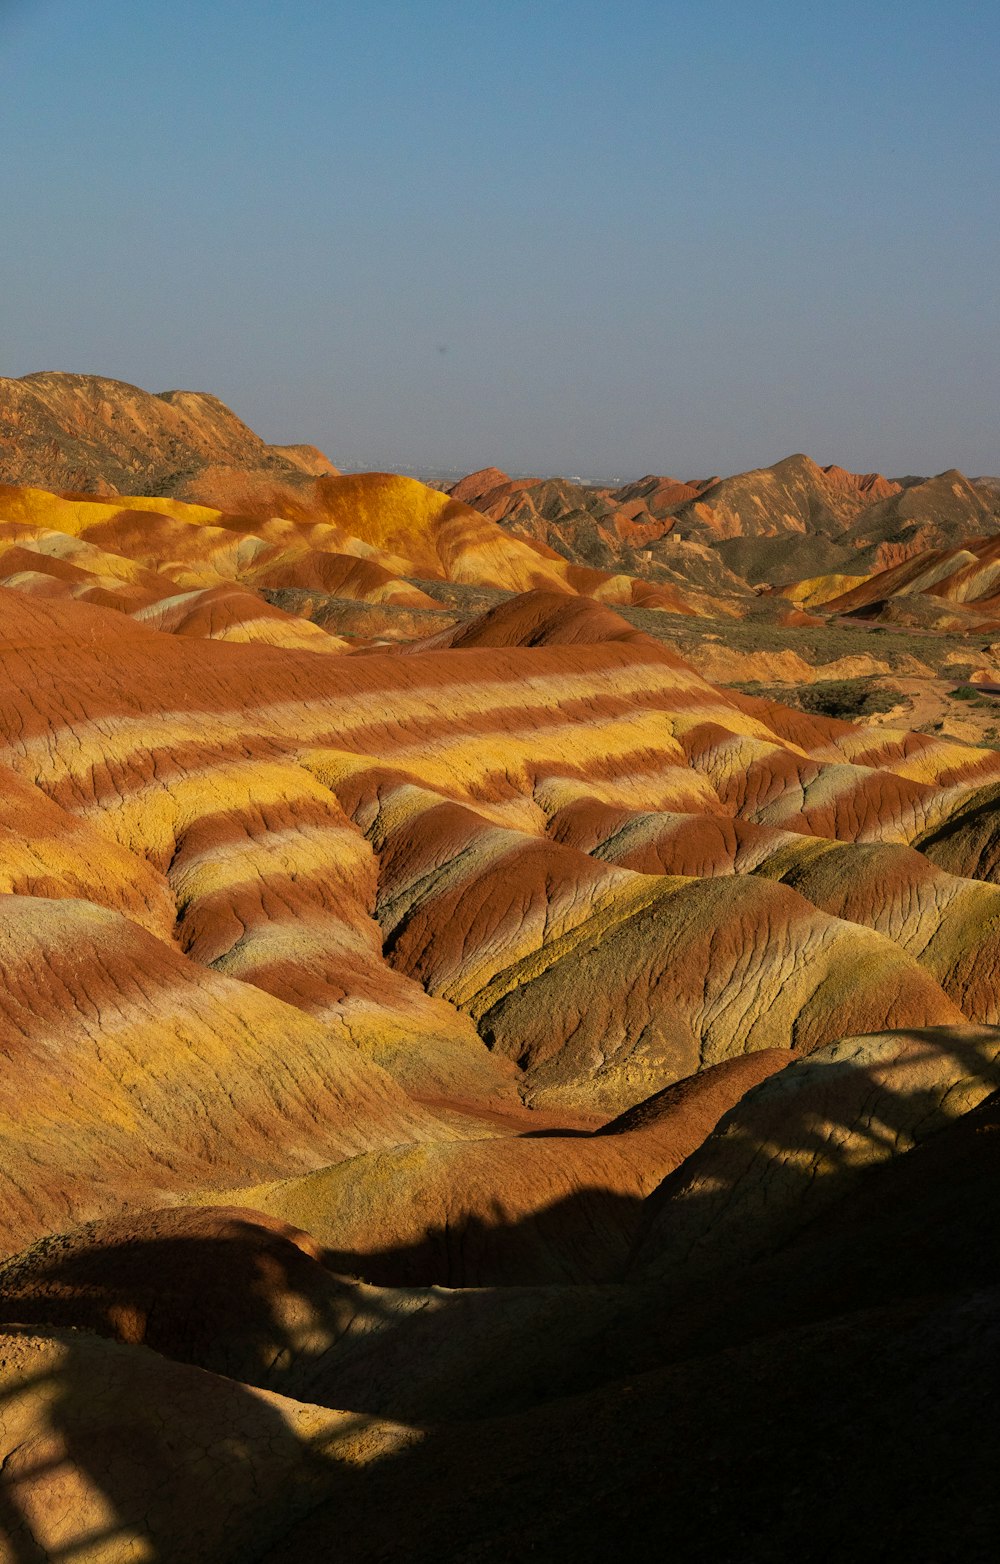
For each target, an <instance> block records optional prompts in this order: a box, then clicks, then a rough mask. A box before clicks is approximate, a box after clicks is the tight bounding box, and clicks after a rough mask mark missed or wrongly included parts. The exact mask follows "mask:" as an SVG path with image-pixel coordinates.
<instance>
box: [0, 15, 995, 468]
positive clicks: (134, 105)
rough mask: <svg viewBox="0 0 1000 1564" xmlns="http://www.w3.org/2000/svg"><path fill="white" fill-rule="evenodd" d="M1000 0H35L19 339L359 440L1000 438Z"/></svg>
mask: <svg viewBox="0 0 1000 1564" xmlns="http://www.w3.org/2000/svg"><path fill="white" fill-rule="evenodd" d="M998 63H1000V16H998V13H997V10H996V7H995V6H994V5H986V4H958V5H954V6H950V7H948V8H945V7H944V6H942V5H931V4H921V3H918V4H914V5H913V6H911V7H909V8H908V9H907V14H906V18H905V25H903V24H902V23H901V22H900V20H899V14H898V12H895V11H892V12H886V13H885V14H883V15H881V16H880V15H877V14H872V9H871V8H868V7H864V6H861V5H855V4H849V5H845V4H839V5H838V4H834V5H832V6H829V7H825V8H823V10H822V12H819V11H817V12H810V13H807V14H803V13H802V11H801V8H799V7H795V6H792V5H791V4H789V3H787V0H783V3H773V4H763V5H761V6H758V7H756V8H754V9H753V12H752V14H750V13H748V11H747V9H746V8H744V7H741V6H738V5H736V4H735V3H724V4H723V3H716V4H712V3H709V4H694V3H685V4H670V3H663V4H653V3H637V4H635V5H633V6H630V7H628V8H627V9H626V10H623V9H622V8H620V7H616V6H613V5H610V4H607V3H558V0H553V3H551V4H547V5H545V6H541V7H540V6H538V5H537V4H535V5H530V4H527V3H513V4H511V5H508V6H505V7H504V8H503V12H502V14H493V13H492V12H491V13H486V14H485V15H484V14H475V15H474V14H473V13H472V12H471V10H470V8H468V7H466V6H462V5H459V4H457V3H437V0H434V3H426V4H423V3H420V4H401V3H392V0H387V3H385V4H381V5H378V6H370V5H369V6H361V5H357V4H336V3H333V4H328V5H327V4H318V3H311V0H303V3H301V4H299V5H296V6H294V7H274V6H271V5H267V4H264V3H262V0H247V3H241V4H236V3H235V0H205V3H203V4H199V5H195V4H193V3H191V0H179V3H174V4H170V5H167V4H161V3H156V0H154V3H151V4H149V5H145V6H142V7H135V6H132V5H128V4H125V3H124V0H93V3H92V4H91V5H90V6H88V7H86V8H79V7H75V6H73V5H71V4H69V3H68V0H6V3H3V0H0V86H2V96H0V126H2V130H3V134H4V138H5V147H6V152H7V156H6V158H5V160H4V166H3V170H2V172H0V196H2V199H3V205H4V211H5V216H6V218H7V230H8V235H9V236H11V237H12V239H13V242H8V244H7V246H5V251H4V256H3V259H2V261H0V282H2V285H3V289H4V297H5V299H6V301H7V311H6V322H5V325H6V329H5V331H4V334H3V338H2V343H0V345H2V353H0V373H3V374H6V375H23V374H27V373H30V372H32V371H35V370H40V369H43V368H59V369H62V370H69V371H75V372H81V373H94V374H105V375H110V376H113V377H114V378H117V379H122V380H127V381H130V382H132V383H134V384H137V385H141V386H143V387H144V388H145V389H147V390H163V389H167V388H168V387H173V386H178V387H183V388H185V389H192V390H199V391H208V392H212V393H213V394H215V395H217V396H219V397H221V398H222V399H223V400H224V401H225V402H227V403H228V404H229V405H230V406H231V407H232V408H233V409H234V410H235V411H236V412H237V413H238V414H239V415H240V416H241V417H242V418H244V419H246V420H247V422H248V423H250V424H251V425H252V426H253V427H254V428H255V429H256V430H257V431H258V432H259V433H260V434H261V435H263V436H264V437H265V438H266V439H269V440H271V441H275V442H284V441H309V442H313V443H315V444H317V445H319V446H320V447H321V448H322V449H323V450H325V451H326V452H327V454H328V455H329V456H330V457H331V459H332V460H333V461H335V462H338V463H340V464H349V465H358V464H359V463H363V464H365V465H372V466H380V467H388V466H396V467H409V468H415V469H420V470H424V471H433V470H445V469H449V470H452V471H455V472H459V471H468V470H471V469H474V468H477V467H481V466H485V465H493V464H495V465H498V466H501V467H503V468H505V469H506V470H508V471H513V472H518V473H529V472H537V473H541V474H548V473H562V474H567V475H570V474H580V475H581V476H583V477H610V476H619V475H620V476H621V477H622V478H624V479H628V478H631V477H638V476H640V475H641V474H643V473H646V472H670V473H674V474H676V475H677V476H680V477H691V476H695V475H701V476H709V475H710V474H712V473H716V472H719V473H729V472H736V471H741V470H745V469H747V468H750V467H756V466H760V465H765V464H767V463H770V462H773V461H776V460H778V459H780V458H781V457H783V456H787V455H789V454H791V453H792V452H795V451H805V452H807V453H808V454H809V455H811V456H812V457H813V458H814V460H816V461H818V462H820V463H822V464H826V463H829V462H838V463H840V464H842V465H843V466H846V467H850V468H852V469H854V470H860V471H866V470H870V469H872V468H879V469H880V470H882V471H884V472H888V473H890V474H893V475H896V476H898V475H901V474H909V473H934V472H938V471H941V470H943V469H946V468H950V467H959V468H961V469H962V470H963V471H965V472H966V473H968V474H969V475H971V476H975V475H977V474H980V473H993V472H996V471H997V470H998V469H1000V451H998V440H997V436H998V428H997V424H998V420H997V406H998V402H1000V289H998V281H997V271H998V268H997V263H996V256H997V253H998V240H1000V213H998V210H997V202H996V185H997V175H998V173H1000V127H998V125H997V122H996V115H995V114H993V113H991V112H990V106H991V103H992V97H993V92H994V85H993V84H994V81H995V76H996V70H997V65H998Z"/></svg>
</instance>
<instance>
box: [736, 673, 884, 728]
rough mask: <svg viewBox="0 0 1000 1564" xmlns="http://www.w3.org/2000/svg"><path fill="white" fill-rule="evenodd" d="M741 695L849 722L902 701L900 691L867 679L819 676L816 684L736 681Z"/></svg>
mask: <svg viewBox="0 0 1000 1564" xmlns="http://www.w3.org/2000/svg"><path fill="white" fill-rule="evenodd" d="M734 688H736V689H740V690H742V691H743V693H744V694H745V695H756V696H758V697H759V698H760V699H761V700H769V701H780V702H781V704H782V705H783V706H794V707H796V708H797V710H799V711H806V712H809V713H811V714H813V715H815V716H817V717H838V718H840V719H841V720H842V721H844V722H852V721H854V720H856V719H857V718H858V717H868V716H871V715H872V714H873V713H875V712H879V711H892V709H893V707H895V706H902V705H905V704H906V696H905V695H904V694H903V692H902V690H897V689H894V688H893V687H892V686H891V685H884V684H876V683H874V682H873V681H872V679H870V678H863V679H820V680H819V681H817V683H816V684H799V685H795V684H777V685H775V684H740V685H736V686H734Z"/></svg>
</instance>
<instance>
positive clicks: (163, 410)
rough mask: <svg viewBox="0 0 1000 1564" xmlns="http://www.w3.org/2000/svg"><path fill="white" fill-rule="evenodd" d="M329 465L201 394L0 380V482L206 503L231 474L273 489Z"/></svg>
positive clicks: (53, 379)
mask: <svg viewBox="0 0 1000 1564" xmlns="http://www.w3.org/2000/svg"><path fill="white" fill-rule="evenodd" d="M335 471H336V469H335V468H334V467H332V466H331V464H330V463H329V462H328V461H327V459H326V457H325V456H324V455H323V454H322V452H321V451H317V450H316V449H315V447H313V446H270V445H266V444H265V443H264V441H263V440H261V439H260V437H259V436H258V435H256V434H254V432H253V430H252V429H249V428H248V427H247V425H246V424H244V423H243V422H242V421H241V420H240V419H239V418H237V416H236V414H235V413H233V412H231V411H230V409H229V408H228V407H226V405H225V404H224V403H223V402H220V401H219V400H218V398H217V397H214V396H207V395H205V394H204V393H203V392H196V391H166V392H163V393H162V394H160V395H157V396H154V395H151V394H150V393H149V392H147V391H140V389H139V388H138V386H130V385H126V384H125V383H124V382H123V381H120V380H107V379H104V378H103V377H101V376H99V375H65V374H57V373H42V374H36V375H25V376H24V378H23V379H21V380H10V379H0V482H4V483H21V484H34V485H36V486H37V487H39V488H45V489H57V490H77V491H79V492H81V493H87V494H105V495H111V494H175V495H179V496H183V497H185V498H188V499H197V500H202V501H205V502H207V503H209V504H211V503H213V501H216V502H218V501H220V500H221V499H222V497H223V494H224V493H227V494H228V497H229V498H230V500H234V499H235V490H236V489H237V488H239V487H240V485H241V482H242V483H243V486H244V487H245V486H246V485H247V483H249V482H250V481H251V480H252V481H253V482H255V483H256V484H257V485H258V486H263V487H268V486H270V487H273V488H274V489H275V490H278V491H281V490H282V488H283V487H284V488H289V489H291V488H293V487H294V486H295V484H296V483H297V482H298V481H299V480H300V479H302V478H309V477H316V476H320V475H322V474H329V473H334V472H335ZM241 475H242V478H241ZM227 485H228V486H230V487H231V490H232V492H229V490H228V489H227ZM232 508H234V509H235V508H237V507H236V506H235V504H234V505H232Z"/></svg>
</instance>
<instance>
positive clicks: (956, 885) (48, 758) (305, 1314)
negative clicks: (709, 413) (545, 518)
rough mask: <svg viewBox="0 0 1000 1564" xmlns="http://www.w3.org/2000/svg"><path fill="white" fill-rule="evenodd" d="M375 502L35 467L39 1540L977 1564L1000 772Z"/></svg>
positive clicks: (14, 1497)
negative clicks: (766, 695)
mask: <svg viewBox="0 0 1000 1564" xmlns="http://www.w3.org/2000/svg"><path fill="white" fill-rule="evenodd" d="M340 481H341V480H336V482H340ZM343 481H344V482H345V483H348V485H349V490H350V492H349V495H348V497H347V499H344V498H343V495H342V498H341V501H338V502H337V503H338V504H342V506H347V505H348V501H349V503H350V505H351V506H354V507H355V511H356V517H355V520H354V521H353V522H352V525H354V526H357V527H359V528H360V529H361V531H360V532H357V533H351V532H350V530H349V528H348V527H347V524H346V522H345V521H344V518H343V515H340V513H338V516H339V519H338V516H335V515H334V514H333V511H334V510H335V509H336V507H335V506H334V502H333V500H329V495H330V494H333V493H334V489H333V488H332V487H331V488H330V489H329V491H328V496H327V497H328V500H329V503H328V512H329V514H330V519H328V520H327V521H324V522H322V523H320V522H318V521H316V520H315V518H312V519H308V518H307V519H302V518H299V519H298V520H295V519H292V520H278V519H273V518H272V520H270V521H264V520H260V519H258V521H255V522H253V523H252V524H251V522H250V521H248V520H246V519H244V522H243V523H241V524H239V525H238V524H237V520H236V519H234V518H231V517H230V518H228V519H227V518H226V517H224V516H222V515H221V513H219V512H217V511H215V512H210V511H207V510H206V509H205V507H200V506H185V505H182V504H180V502H176V501H169V502H168V501H162V500H158V501H152V500H151V501H144V502H142V505H144V506H145V507H146V509H145V511H143V510H142V506H141V505H139V502H133V501H129V502H123V501H113V502H104V503H98V502H96V501H81V500H63V499H56V498H54V497H52V496H48V499H47V500H46V498H45V496H42V498H39V495H40V494H41V491H37V490H33V491H27V490H25V491H16V492H15V493H14V496H13V498H12V497H11V493H8V494H7V497H6V501H5V503H6V506H7V509H6V515H7V518H8V519H7V521H6V522H5V523H4V524H3V528H2V529H0V530H2V534H3V535H2V538H0V543H3V545H4V547H6V548H7V549H8V552H10V551H12V550H13V551H14V552H15V553H16V558H12V559H11V560H9V561H8V569H7V572H6V574H5V580H6V581H7V583H8V584H7V586H5V587H3V588H0V782H2V785H0V972H2V979H0V1052H2V1057H3V1063H4V1068H3V1073H2V1079H0V1113H2V1135H0V1310H2V1320H0V1559H3V1560H4V1561H5V1564H8V1561H9V1564H22V1561H28V1560H38V1559H52V1560H66V1561H74V1564H79V1561H88V1564H109V1561H116V1564H117V1561H119V1560H121V1561H126V1560H128V1561H132V1560H135V1561H139V1560H161V1561H178V1564H182V1561H183V1564H201V1561H204V1564H242V1561H247V1564H250V1561H259V1564H292V1561H295V1564H310V1561H313V1560H315V1561H317V1564H319V1561H326V1560H330V1561H333V1560H337V1561H341V1560H343V1561H358V1564H361V1561H364V1560H382V1559H387V1560H407V1561H409V1560H422V1559H427V1560H430V1559H432V1558H434V1559H441V1558H450V1559H456V1560H486V1559H489V1560H508V1559H513V1558H520V1557H522V1556H525V1557H537V1558H541V1559H563V1558H566V1559H598V1558H604V1557H607V1556H609V1555H610V1556H625V1557H629V1556H635V1557H647V1556H660V1555H665V1556H673V1557H677V1558H679V1559H702V1558H704V1559H706V1560H707V1559H713V1560H715V1559H740V1560H748V1559H749V1560H757V1559H760V1560H771V1559H773V1560H784V1559H787V1558H789V1557H801V1558H809V1559H820V1558H827V1557H829V1558H843V1557H845V1556H846V1555H847V1554H848V1552H849V1553H850V1554H851V1556H853V1557H871V1558H884V1559H894V1558H900V1557H913V1558H946V1557H961V1558H963V1559H970V1558H977V1557H980V1556H982V1557H986V1556H988V1554H989V1551H990V1544H991V1542H992V1543H994V1544H995V1521H996V1502H995V1498H994V1492H995V1475H994V1474H995V1461H996V1456H997V1453H998V1452H997V1437H996V1417H995V1408H994V1407H993V1405H992V1396H993V1392H994V1390H995V1364H996V1349H997V1346H998V1344H1000V1343H998V1339H997V1338H998V1331H997V1307H996V1303H997V1293H996V1289H997V1285H998V1282H1000V1276H998V1274H997V1272H998V1269H1000V1267H998V1258H1000V1244H998V1243H997V1238H998V1236H1000V1235H998V1234H997V1231H996V1227H997V1217H996V1212H997V1209H998V1201H997V1171H998V1160H997V1148H998V1145H1000V1107H998V1103H1000V1099H998V1096H997V1090H998V1087H1000V1028H998V1025H997V1023H998V1022H1000V999H998V980H1000V885H998V883H997V881H998V878H1000V808H998V800H1000V754H998V753H997V752H996V751H994V750H992V749H977V748H974V747H971V746H969V745H965V744H960V743H955V742H947V741H942V740H940V739H936V738H934V737H931V736H928V735H927V734H923V733H911V732H907V731H905V730H902V729H900V728H897V727H892V726H889V725H881V726H879V727H878V728H865V727H856V726H852V725H850V724H848V723H844V722H838V721H833V720H827V719H822V718H818V717H812V716H806V715H803V714H802V713H799V712H795V711H791V710H788V709H785V708H783V707H781V706H779V705H776V704H774V703H769V702H763V701H759V700H755V699H751V698H749V697H746V696H742V695H736V694H733V693H732V692H727V691H725V690H723V689H720V688H718V687H716V686H714V685H712V684H711V683H709V682H707V681H706V679H704V678H703V677H701V676H700V675H699V674H697V673H696V672H695V671H694V670H693V669H692V668H691V667H690V666H688V665H687V664H685V663H684V661H683V660H682V659H681V658H680V657H679V656H678V655H677V654H676V653H675V652H673V651H672V650H671V649H670V648H669V647H668V646H666V645H664V644H663V643H662V642H660V641H654V640H652V639H649V638H647V637H645V636H644V635H642V634H641V633H639V632H637V631H635V630H633V629H632V628H631V627H630V626H629V625H627V624H626V623H625V622H624V621H623V620H622V619H620V618H618V617H617V616H616V615H615V613H614V612H613V610H612V608H611V607H609V606H608V605H609V602H614V601H619V602H630V601H634V600H635V599H634V595H633V594H632V589H631V588H630V587H629V586H628V585H627V581H626V578H624V577H617V578H616V577H610V576H607V575H605V576H601V573H600V572H597V571H591V572H589V573H587V572H583V571H581V572H578V575H577V576H576V577H574V576H573V574H572V572H573V569H574V568H575V567H570V566H567V565H566V563H565V561H563V560H559V559H556V558H555V557H553V558H551V559H550V558H547V557H546V556H545V554H544V551H541V552H535V553H532V551H531V549H530V548H529V546H528V544H526V543H524V542H523V541H521V540H518V539H514V538H508V537H506V536H505V535H503V534H501V533H500V531H499V529H498V528H496V527H494V526H493V523H492V522H489V521H488V520H486V519H484V518H482V517H477V516H476V515H475V513H471V512H470V513H469V514H468V515H466V514H465V511H464V510H463V509H462V508H461V507H458V508H457V509H456V508H455V502H449V501H447V500H446V499H445V498H444V497H443V496H441V495H434V494H432V492H431V491H429V490H428V491H423V493H422V497H420V499H419V504H417V501H416V500H414V499H413V490H416V489H419V488H420V486H419V485H413V486H412V487H408V486H407V484H406V481H405V480H392V481H391V483H390V486H389V487H388V488H387V487H386V484H385V483H382V481H381V480H379V483H377V484H375V485H374V486H372V485H369V486H368V487H367V488H366V487H365V485H364V483H361V482H359V481H357V480H343ZM392 484H395V485H396V486H395V487H392ZM399 485H402V488H400V487H399ZM336 492H337V493H341V491H339V490H338V491H336ZM345 492H346V491H345ZM426 496H430V497H429V498H427V497H426ZM408 505H410V506H412V509H411V510H409V511H408V510H407V506H408ZM449 505H452V507H453V508H452V509H451V510H449V509H448V506H449ZM137 507H138V508H137ZM435 507H436V509H435ZM98 512H99V513H100V514H97V513H98ZM142 515H145V516H146V521H145V523H142V522H141V520H137V517H141V516H142ZM470 517H471V518H472V519H470ZM241 525H242V527H243V530H242V531H241V530H240V526H241ZM254 529H256V530H254ZM407 529H409V530H407ZM251 534H252V536H251ZM359 539H360V542H359ZM248 540H249V541H248ZM351 550H355V552H353V553H352V552H350V551H351ZM27 556H33V557H34V563H32V561H31V559H27ZM26 559H27V562H26ZM401 561H402V563H401ZM165 562H169V563H165ZM407 562H408V563H407ZM404 566H405V567H406V568H405V569H404ZM15 567H16V568H15ZM362 567H364V568H362ZM351 570H354V571H355V575H354V577H353V583H354V588H355V590H356V593H357V596H358V598H359V600H363V599H364V594H365V593H368V594H369V595H368V599H367V600H368V601H371V602H379V601H388V600H389V598H391V596H392V594H393V593H396V594H397V596H398V601H399V602H400V603H401V604H403V605H404V606H405V605H406V604H409V605H410V606H411V607H420V606H421V599H422V596H423V594H421V592H420V591H419V590H418V589H417V588H416V587H413V586H412V585H408V584H407V583H408V580H409V578H411V577H419V576H420V575H421V574H423V575H427V574H428V573H433V572H434V571H437V572H438V573H439V574H441V575H442V577H443V578H444V579H447V580H453V581H462V580H466V581H469V580H478V581H486V582H488V583H492V584H493V585H494V586H497V587H498V588H500V587H502V588H503V589H504V590H505V591H506V592H507V593H508V594H509V593H514V594H515V595H512V596H511V595H509V596H507V597H506V599H505V600H504V601H502V602H501V603H499V604H498V605H497V606H495V607H493V608H492V609H490V610H489V611H488V612H486V613H484V614H481V615H480V616H478V617H472V618H471V619H466V620H465V621H464V622H463V623H462V624H461V625H459V626H457V627H455V628H452V629H448V628H446V629H445V630H444V631H441V630H440V629H439V628H438V629H436V631H435V633H434V634H433V635H432V636H431V637H430V638H429V639H428V640H427V641H426V642H416V643H413V644H411V645H409V646H407V647H406V648H405V649H403V650H402V653H401V650H400V648H387V647H384V646H380V645H378V644H370V645H368V646H366V647H364V648H362V649H361V650H360V651H359V650H358V649H357V648H355V649H354V650H353V651H350V650H348V648H347V646H346V643H345V642H343V641H342V640H338V638H337V637H336V636H334V635H331V634H327V633H326V632H325V631H324V630H323V629H322V628H320V626H319V625H317V624H315V623H313V622H312V621H311V620H310V619H309V618H307V617H296V616H295V615H294V614H292V613H289V612H285V611H283V610H280V609H278V608H274V607H272V606H271V605H270V604H269V603H268V602H267V601H265V599H264V598H263V597H261V596H260V595H259V593H260V591H262V590H263V589H264V588H265V587H268V588H270V587H281V588H284V587H288V588H292V587H296V588H303V587H309V588H312V587H314V586H316V585H317V584H318V585H319V586H322V587H324V589H325V590H327V591H329V590H331V586H330V583H331V582H336V583H339V584H341V585H342V584H343V582H344V581H346V580H347V579H348V577H349V573H350V571H351ZM609 582H610V583H611V584H610V585H609V584H608V583H609ZM623 583H625V584H623ZM522 589H523V590H522ZM379 593H381V594H382V596H381V597H380V596H379ZM348 595H349V594H348ZM425 601H426V602H431V601H432V600H431V599H425Z"/></svg>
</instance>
